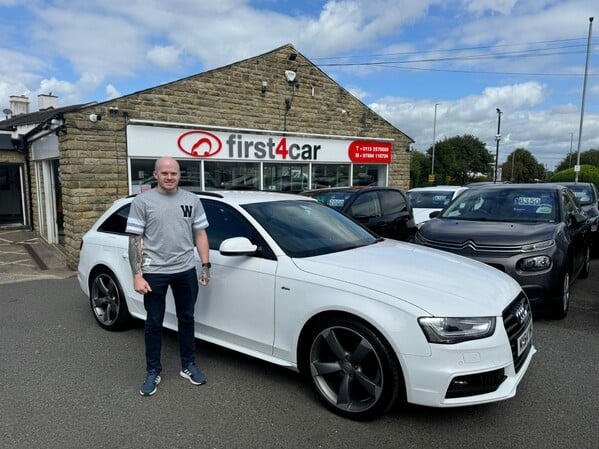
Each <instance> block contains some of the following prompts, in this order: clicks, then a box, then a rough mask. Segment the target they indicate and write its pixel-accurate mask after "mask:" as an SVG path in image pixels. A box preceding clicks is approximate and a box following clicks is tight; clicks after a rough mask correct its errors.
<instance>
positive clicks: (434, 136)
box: [431, 103, 439, 180]
mask: <svg viewBox="0 0 599 449" xmlns="http://www.w3.org/2000/svg"><path fill="white" fill-rule="evenodd" d="M437 106H439V103H435V115H434V117H433V157H432V164H431V175H432V178H433V180H434V178H435V143H436V140H437Z"/></svg>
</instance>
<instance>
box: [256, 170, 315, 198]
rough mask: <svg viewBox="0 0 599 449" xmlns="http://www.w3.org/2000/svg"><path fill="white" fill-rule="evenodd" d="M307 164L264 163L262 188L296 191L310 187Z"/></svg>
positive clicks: (276, 190) (277, 190)
mask: <svg viewBox="0 0 599 449" xmlns="http://www.w3.org/2000/svg"><path fill="white" fill-rule="evenodd" d="M309 173H310V171H309V167H308V164H264V190H272V191H275V192H292V193H298V192H302V191H304V190H309V189H310V176H309Z"/></svg>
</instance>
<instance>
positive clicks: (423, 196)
mask: <svg viewBox="0 0 599 449" xmlns="http://www.w3.org/2000/svg"><path fill="white" fill-rule="evenodd" d="M408 194H409V196H410V202H411V203H412V207H416V208H421V209H443V208H444V207H445V206H447V205H448V204H449V202H450V201H451V198H452V197H453V192H452V191H448V192H446V191H441V192H439V191H434V192H409V193H408Z"/></svg>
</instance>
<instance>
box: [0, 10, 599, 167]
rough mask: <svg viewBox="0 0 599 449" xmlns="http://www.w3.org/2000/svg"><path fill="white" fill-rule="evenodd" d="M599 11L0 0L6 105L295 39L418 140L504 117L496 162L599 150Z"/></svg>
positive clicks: (491, 140) (90, 92) (109, 85)
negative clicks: (513, 156) (521, 152)
mask: <svg viewBox="0 0 599 449" xmlns="http://www.w3.org/2000/svg"><path fill="white" fill-rule="evenodd" d="M593 4H594V5H595V6H593ZM596 13H599V6H597V4H596V2H591V1H589V0H328V1H326V0H322V1H317V0H301V1H297V0H295V1H287V0H219V1H212V0H210V1H209V0H170V1H168V0H167V1H164V0H129V1H123V0H103V1H97V0H47V1H42V0H0V110H4V109H7V108H8V107H9V97H10V96H11V95H26V96H28V97H29V98H30V102H31V104H30V111H31V112H33V111H36V110H37V108H38V106H37V95H38V94H47V93H52V94H54V95H56V96H58V103H59V104H58V105H59V106H68V105H72V104H79V103H87V102H92V101H97V102H102V101H106V100H109V99H113V98H117V97H119V96H122V95H127V94H131V93H134V92H137V91H140V90H143V89H147V88H151V87H154V86H157V85H160V84H164V83H168V82H171V81H175V80H178V79H181V78H185V77H187V76H191V75H195V74H198V73H202V72H205V71H207V70H211V69H215V68H218V67H222V66H225V65H228V64H231V63H233V62H236V61H241V60H243V59H246V58H250V57H253V56H256V55H260V54H262V53H266V52H269V51H271V50H274V49H276V48H278V47H280V46H282V45H285V44H288V43H290V44H292V45H293V46H294V47H295V48H296V49H297V50H298V51H299V52H300V53H301V54H302V55H304V56H305V57H307V58H308V59H309V60H310V61H311V62H312V63H314V64H316V65H317V66H318V67H319V68H321V69H322V70H323V71H324V72H325V73H327V74H328V75H329V76H330V77H331V78H333V79H334V80H335V81H336V82H337V83H339V84H340V85H341V86H343V87H344V88H346V89H347V90H349V91H350V92H351V93H352V94H353V95H355V96H356V97H357V98H358V99H360V101H362V102H363V103H364V104H366V105H367V106H369V107H370V108H372V109H373V110H374V111H376V112H377V113H379V114H380V115H381V116H383V117H384V118H385V119H387V120H388V121H389V122H391V123H392V124H393V125H395V126H396V127H397V128H398V129H399V130H401V131H402V132H404V133H405V134H407V135H408V136H410V137H411V138H412V139H413V140H414V141H415V143H414V144H413V146H412V147H413V149H414V150H417V151H420V152H425V151H426V150H427V149H429V148H430V147H431V146H432V145H433V141H435V142H439V141H440V140H443V139H446V138H450V137H454V136H461V135H465V134H470V135H473V136H475V137H477V138H478V139H480V140H481V141H482V142H484V143H485V144H486V147H487V149H488V150H489V151H490V152H491V153H492V154H493V156H494V155H495V152H496V149H497V146H496V144H497V140H496V135H497V130H498V127H499V128H500V133H499V134H500V135H501V138H500V141H499V163H503V162H505V160H506V158H507V156H508V155H509V154H510V153H511V152H513V151H514V150H516V149H517V148H524V149H526V150H528V151H530V152H531V153H532V154H533V156H534V157H535V158H536V159H537V161H538V162H540V163H542V164H543V165H545V167H546V168H547V169H549V170H553V168H554V167H555V166H556V165H557V164H558V163H559V162H560V161H562V160H563V159H564V158H566V157H568V158H569V159H571V160H572V161H573V164H574V163H575V162H576V155H577V151H578V149H579V148H580V151H581V152H584V151H587V150H589V149H591V148H594V149H599V43H598V42H599V40H598V39H597V38H596V37H595V35H597V33H599V29H597V24H596V23H593V24H592V26H595V29H593V28H592V26H590V20H589V19H590V17H594V16H595V15H597V14H596ZM598 21H599V18H598ZM589 32H591V33H590V35H591V41H590V45H589ZM587 57H588V64H587ZM585 73H586V76H585ZM585 86H586V87H585ZM583 93H584V95H583ZM583 106H584V107H583ZM498 108H499V110H500V111H501V112H500V113H498V112H497V109H498ZM2 118H5V116H4V114H2ZM581 121H582V124H583V126H582V132H581V127H580V124H581ZM579 134H580V135H581V139H580V142H579ZM570 155H572V156H570Z"/></svg>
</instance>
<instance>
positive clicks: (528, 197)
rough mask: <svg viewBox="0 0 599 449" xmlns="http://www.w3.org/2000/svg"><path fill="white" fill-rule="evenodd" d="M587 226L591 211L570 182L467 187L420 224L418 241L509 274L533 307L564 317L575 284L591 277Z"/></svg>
mask: <svg viewBox="0 0 599 449" xmlns="http://www.w3.org/2000/svg"><path fill="white" fill-rule="evenodd" d="M433 215H435V214H433ZM589 231H590V226H589V220H588V218H587V216H586V214H585V213H584V211H582V209H580V207H579V206H578V204H577V202H576V199H575V198H574V195H573V194H572V192H571V191H570V190H569V189H567V188H566V187H564V186H560V185H552V184H495V185H486V186H479V187H471V188H469V189H468V190H466V191H465V192H463V193H462V194H461V195H460V196H458V197H457V198H456V199H455V200H453V201H452V203H451V204H449V206H447V208H445V209H444V210H443V211H442V212H440V213H439V215H438V216H437V217H436V218H434V219H432V220H429V221H427V222H425V223H423V224H422V226H421V227H420V229H419V231H418V233H417V234H416V238H415V243H417V244H421V245H426V246H429V247H431V248H437V249H442V250H445V251H449V252H453V253H456V254H460V255H462V256H466V257H470V258H472V259H476V260H479V261H481V262H484V263H486V264H488V265H490V266H493V267H495V268H497V269H498V270H500V271H502V272H504V273H507V274H509V275H510V276H512V277H513V278H514V279H515V280H517V281H518V282H519V283H520V285H521V286H522V288H523V289H524V291H525V292H526V294H527V296H528V298H529V300H530V302H531V303H532V304H533V305H537V306H542V307H544V308H546V309H547V310H548V311H549V312H550V314H551V315H552V316H553V317H555V318H558V319H559V318H564V317H565V316H566V314H567V313H568V307H569V304H570V286H571V284H572V283H573V282H574V280H575V279H576V278H577V277H580V278H584V277H587V276H588V275H589V268H590V251H589V241H588V239H589Z"/></svg>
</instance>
